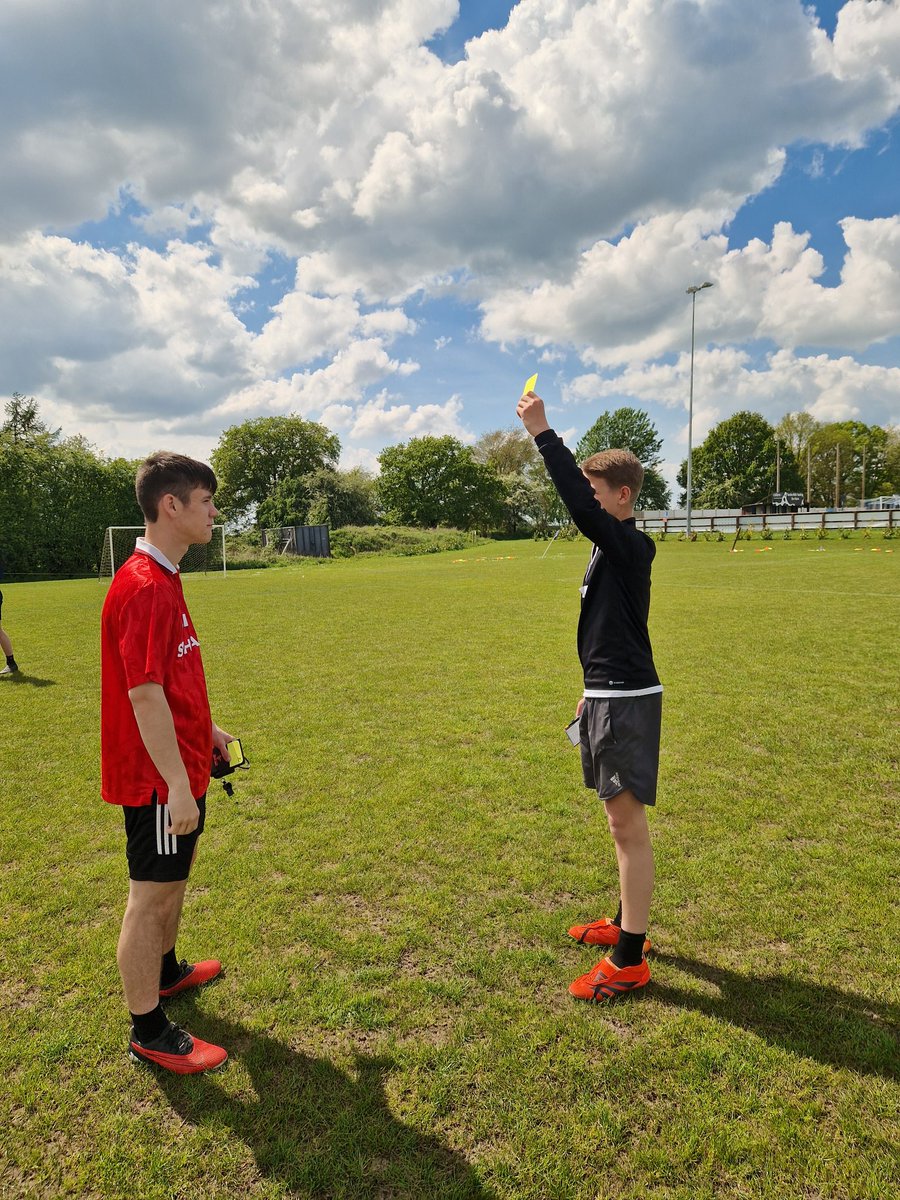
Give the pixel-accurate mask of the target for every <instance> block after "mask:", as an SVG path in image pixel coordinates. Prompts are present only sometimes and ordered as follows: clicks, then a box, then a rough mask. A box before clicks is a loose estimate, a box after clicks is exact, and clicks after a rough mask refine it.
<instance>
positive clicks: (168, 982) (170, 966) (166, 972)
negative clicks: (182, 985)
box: [159, 946, 181, 987]
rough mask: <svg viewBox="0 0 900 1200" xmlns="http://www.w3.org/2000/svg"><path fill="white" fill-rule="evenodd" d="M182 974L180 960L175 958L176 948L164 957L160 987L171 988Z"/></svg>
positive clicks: (160, 973) (160, 974)
mask: <svg viewBox="0 0 900 1200" xmlns="http://www.w3.org/2000/svg"><path fill="white" fill-rule="evenodd" d="M180 974H181V967H180V965H179V963H178V959H177V958H176V957H175V947H174V946H173V947H172V949H171V950H168V951H167V952H166V953H165V954H164V955H163V956H162V968H161V969H160V972H159V986H160V987H171V986H172V984H173V983H174V982H175V980H176V979H177V978H178V976H179V975H180Z"/></svg>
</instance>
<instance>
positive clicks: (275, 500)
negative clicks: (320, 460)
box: [256, 467, 378, 529]
mask: <svg viewBox="0 0 900 1200" xmlns="http://www.w3.org/2000/svg"><path fill="white" fill-rule="evenodd" d="M377 518H378V512H377V508H376V503H375V480H374V479H373V478H372V476H371V475H369V474H368V473H367V472H366V471H363V470H362V469H361V468H359V467H354V468H353V470H351V471H335V470H334V469H333V468H332V467H320V468H319V469H318V470H317V471H311V472H310V473H309V475H304V476H303V478H302V479H293V478H292V479H282V480H281V482H280V483H278V484H276V486H275V490H274V491H273V493H272V495H271V496H267V497H266V499H265V500H264V501H263V502H262V504H260V505H259V507H258V508H257V510H256V520H257V524H258V525H259V527H260V528H261V529H280V528H281V527H282V526H284V525H329V526H330V527H331V528H332V529H339V528H340V527H341V526H342V525H374V523H375V521H376V520H377Z"/></svg>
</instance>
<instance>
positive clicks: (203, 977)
mask: <svg viewBox="0 0 900 1200" xmlns="http://www.w3.org/2000/svg"><path fill="white" fill-rule="evenodd" d="M178 965H179V967H180V968H181V974H180V975H179V976H178V978H177V979H176V980H175V982H174V983H170V984H169V986H168V987H161V988H160V989H159V998H160V1000H165V999H167V998H168V997H169V996H177V995H178V993H179V992H186V991H187V989H188V988H192V987H203V985H204V984H205V983H212V981H213V980H214V979H217V978H218V977H219V975H221V974H222V964H221V963H220V962H219V960H218V959H217V958H208V959H206V960H205V961H204V962H198V963H189V962H188V961H187V960H186V959H184V958H183V959H182V960H181V962H180V963H179V964H178Z"/></svg>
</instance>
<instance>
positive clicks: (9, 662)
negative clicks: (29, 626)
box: [0, 559, 19, 675]
mask: <svg viewBox="0 0 900 1200" xmlns="http://www.w3.org/2000/svg"><path fill="white" fill-rule="evenodd" d="M2 580H3V561H2V559H0V582H2ZM2 616H3V593H2V592H0V618H2ZM0 650H2V651H3V653H4V655H5V656H6V666H5V667H0V675H14V674H15V673H16V672H17V671H18V669H19V664H18V663H17V662H16V656H15V654H14V653H13V646H12V642H11V641H10V640H9V634H8V633H7V632H6V630H5V629H4V628H3V626H2V625H0Z"/></svg>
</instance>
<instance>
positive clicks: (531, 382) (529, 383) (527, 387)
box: [522, 375, 537, 396]
mask: <svg viewBox="0 0 900 1200" xmlns="http://www.w3.org/2000/svg"><path fill="white" fill-rule="evenodd" d="M536 383H537V375H532V377H531V378H530V379H528V380H526V382H525V386H524V387H523V388H522V395H523V396H527V395H528V393H529V392H533V391H534V385H535V384H536Z"/></svg>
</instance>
